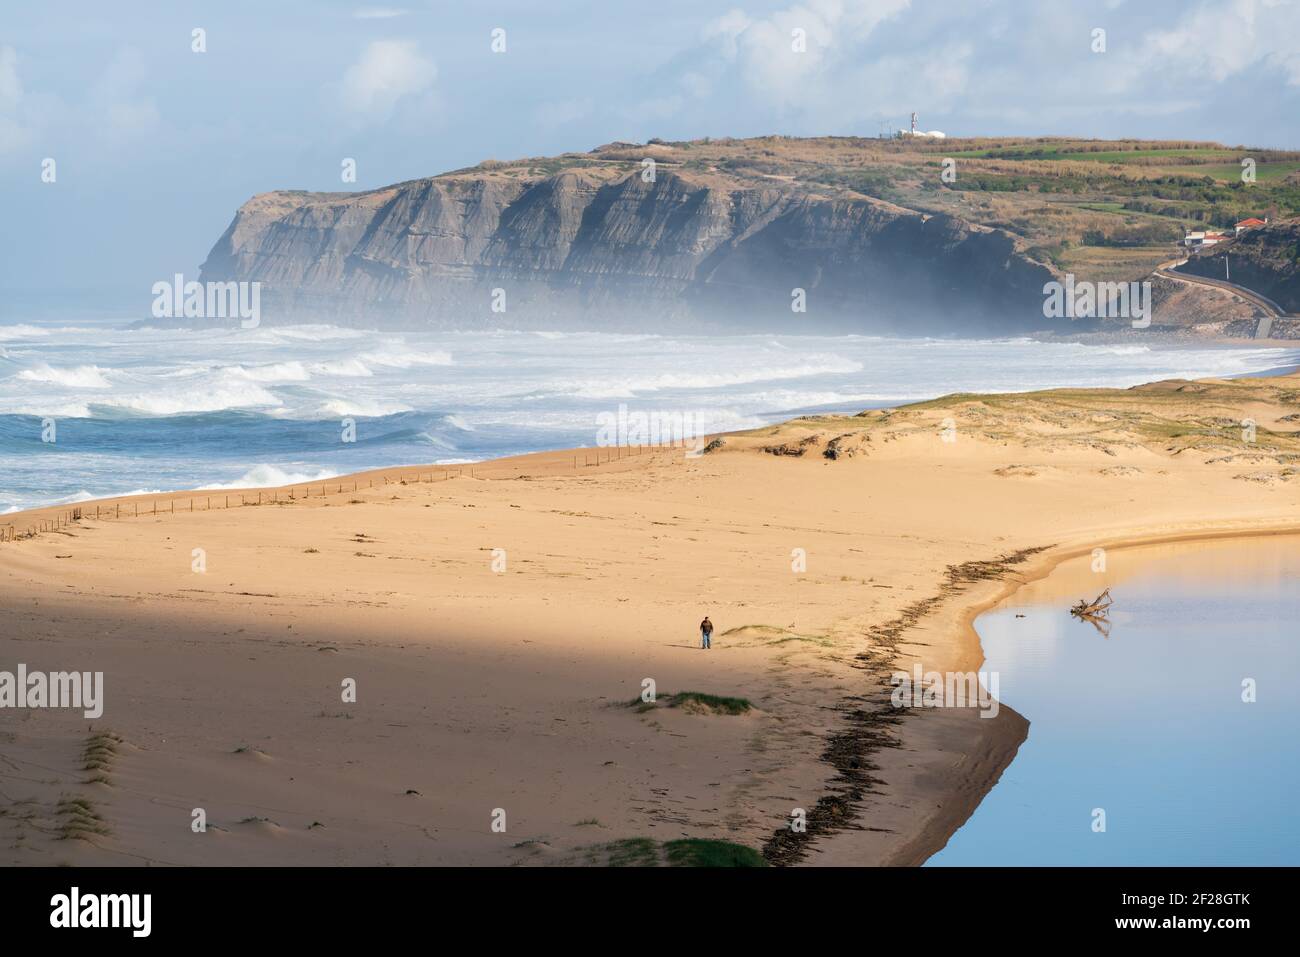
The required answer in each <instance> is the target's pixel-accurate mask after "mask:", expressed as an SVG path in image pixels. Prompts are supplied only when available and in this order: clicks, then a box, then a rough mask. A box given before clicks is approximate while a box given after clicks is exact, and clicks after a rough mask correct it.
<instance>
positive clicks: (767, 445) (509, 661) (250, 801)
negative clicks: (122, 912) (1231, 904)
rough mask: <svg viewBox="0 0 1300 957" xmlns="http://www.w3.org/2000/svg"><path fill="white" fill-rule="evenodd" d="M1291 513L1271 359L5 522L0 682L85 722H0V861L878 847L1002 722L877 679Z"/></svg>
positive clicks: (891, 855) (980, 771)
mask: <svg viewBox="0 0 1300 957" xmlns="http://www.w3.org/2000/svg"><path fill="white" fill-rule="evenodd" d="M1244 423H1248V424H1244ZM119 506H120V508H119ZM1298 506H1300V375H1297V374H1291V375H1287V376H1282V377H1276V378H1250V379H1237V380H1207V381H1204V382H1197V383H1188V382H1183V381H1171V382H1164V383H1155V384H1152V385H1149V386H1142V387H1138V388H1134V389H1127V390H1113V391H1111V390H1056V391H1052V392H1042V393H1029V394H1023V395H998V396H950V397H946V398H944V399H940V400H936V401H933V402H926V403H920V404H917V405H912V406H906V407H902V408H900V409H896V410H881V411H873V412H867V413H863V414H861V415H858V416H827V417H816V418H806V419H797V420H794V421H791V422H787V423H785V424H782V425H780V426H774V427H770V428H764V429H759V430H755V431H753V432H747V433H738V434H733V435H727V436H725V437H723V440H722V444H721V445H720V446H718V447H716V448H714V449H712V450H711V451H709V452H708V453H707V454H703V455H698V456H688V455H685V454H684V453H683V450H681V449H631V450H629V449H623V450H610V449H601V450H599V451H597V450H595V449H587V450H582V449H579V450H569V451H564V452H554V453H544V454H540V455H534V456H525V457H521V458H517V459H510V460H500V461H497V462H492V463H482V464H479V465H476V466H473V467H471V466H464V467H451V468H445V467H441V466H429V465H426V466H423V467H416V466H412V467H411V468H407V469H389V470H385V471H382V472H373V473H363V474H361V475H358V476H347V477H340V478H338V479H330V480H328V481H326V482H325V483H323V484H321V483H313V484H312V485H311V486H310V487H308V486H294V487H291V488H289V487H286V488H282V489H275V490H270V489H262V490H249V491H245V492H239V491H235V492H227V491H224V490H223V491H219V492H210V493H209V492H201V491H200V492H194V493H189V492H186V493H175V494H168V495H159V496H135V497H132V498H130V499H123V500H106V501H101V502H88V503H82V504H81V505H79V506H75V507H73V506H64V507H61V508H58V509H44V510H35V511H32V512H26V513H17V514H15V515H10V516H5V517H4V518H3V520H2V521H0V524H3V525H6V526H7V528H8V531H7V539H8V540H6V541H5V542H4V543H3V544H0V609H2V613H3V616H4V627H3V629H0V669H8V670H12V669H13V668H14V667H15V666H16V665H17V664H18V663H23V664H25V665H26V666H27V667H28V668H29V669H32V670H35V669H40V670H44V671H58V670H77V671H83V672H84V671H91V672H95V671H102V672H103V673H104V684H105V695H104V697H105V703H104V712H103V715H102V717H101V718H99V719H96V720H93V721H92V720H87V719H85V718H84V717H83V716H82V714H81V712H80V711H74V710H51V709H27V710H22V711H8V712H5V713H3V714H0V862H2V863H4V864H6V865H13V864H27V865H36V864H47V865H48V864H131V863H139V864H142V865H143V864H156V865H169V864H174V865H190V864H212V865H229V864H267V865H272V864H394V865H413V864H448V865H463V864H476V865H512V864H525V865H526V864H605V863H619V862H623V861H624V860H625V859H626V858H627V856H628V855H629V854H633V852H635V854H634V856H635V855H641V856H640V857H636V860H635V862H643V861H645V860H647V859H648V860H652V861H657V860H661V859H663V858H662V846H663V844H664V843H665V842H669V841H673V840H676V839H680V838H716V839H721V840H726V841H730V842H734V843H736V844H739V845H743V846H745V847H749V848H753V849H755V850H757V851H760V852H762V853H763V854H764V856H765V857H766V859H767V860H768V861H769V862H770V863H774V864H822V865H826V864H834V865H861V864H891V865H908V864H918V863H921V862H923V861H924V860H925V859H926V857H928V856H929V855H930V854H932V853H933V852H934V851H935V850H937V849H938V848H940V847H942V846H943V844H944V843H945V842H946V840H947V839H948V837H949V836H950V835H951V834H952V833H953V831H954V830H955V829H956V828H957V827H959V826H960V824H961V823H962V822H963V821H964V820H965V819H966V817H968V816H969V814H970V813H971V811H972V810H973V809H974V808H975V807H976V806H977V805H978V803H979V801H980V799H981V798H982V797H983V795H984V794H985V793H986V792H987V791H988V789H989V788H990V787H991V786H992V785H993V784H994V783H995V782H996V781H997V779H998V777H999V775H1000V774H1001V773H1002V771H1003V770H1004V769H1005V768H1006V767H1007V765H1008V764H1009V762H1010V761H1011V760H1012V759H1013V758H1014V756H1015V752H1016V749H1017V747H1018V746H1019V744H1020V742H1021V741H1023V740H1024V738H1025V735H1026V733H1027V728H1028V725H1027V723H1026V721H1025V719H1024V718H1023V717H1021V716H1020V715H1017V714H1016V713H1014V712H1013V711H1011V709H1009V708H1006V707H1004V708H1002V709H1001V711H1000V713H999V715H998V717H997V718H995V719H993V720H985V719H981V718H980V717H979V714H978V711H977V710H976V709H974V708H942V709H929V710H910V711H904V712H899V711H897V710H895V709H893V708H891V707H890V704H889V691H890V686H889V683H888V677H889V675H890V673H891V672H893V671H895V670H903V671H906V670H910V669H911V667H912V666H913V664H914V663H917V662H919V663H921V664H922V666H923V668H924V669H925V670H927V671H931V670H934V671H968V670H975V669H977V668H978V667H979V665H980V663H981V661H982V654H981V651H980V647H979V642H978V638H977V636H976V635H975V633H974V631H973V629H972V627H971V622H972V620H973V619H974V617H975V616H976V615H977V614H978V613H979V612H980V611H981V610H982V609H985V608H987V607H990V606H991V605H992V604H994V603H996V602H997V601H999V600H1000V599H1001V598H1003V597H1005V596H1006V595H1007V594H1009V593H1010V592H1011V591H1013V590H1014V589H1015V588H1017V587H1019V586H1020V585H1021V584H1023V583H1024V582H1026V581H1030V580H1033V579H1035V578H1039V577H1042V576H1043V575H1045V574H1046V573H1047V572H1048V571H1049V570H1050V569H1051V568H1052V567H1054V566H1055V565H1056V564H1058V563H1060V562H1061V561H1063V560H1065V559H1067V558H1070V557H1075V556H1078V555H1086V554H1090V553H1092V552H1093V550H1094V549H1097V548H1102V549H1116V548H1122V547H1124V546H1126V545H1138V544H1150V543H1154V542H1161V541H1177V540H1183V539H1195V538H1206V537H1213V536H1218V535H1262V534H1271V533H1282V532H1295V531H1297V530H1300V508H1298ZM75 509H79V510H80V511H79V517H78V516H77V515H75V514H74V510H75ZM96 509H98V517H96ZM705 614H707V615H709V616H710V617H711V619H712V620H713V622H714V623H715V625H716V629H717V630H716V631H715V633H714V636H713V648H712V649H711V650H708V651H704V650H702V649H701V648H700V647H699V635H698V631H697V627H696V626H697V623H698V622H699V620H700V619H701V617H703V616H704V615H705ZM646 679H651V680H653V682H654V687H655V689H656V692H657V699H656V701H655V702H654V703H653V704H648V703H645V702H643V701H642V700H641V695H642V690H643V687H644V682H645V680H646ZM349 682H354V683H355V700H345V699H346V697H347V690H348V689H347V685H348V683H349ZM685 692H695V693H699V694H703V695H712V696H719V697H722V698H739V699H744V702H743V703H742V704H741V705H739V706H737V707H735V708H734V709H728V708H726V707H720V706H715V705H712V704H709V703H708V702H707V700H706V701H705V702H703V703H702V702H700V701H699V700H691V699H688V698H674V696H675V695H680V694H682V693H685ZM746 705H747V706H746ZM730 710H736V711H738V712H739V713H730ZM796 809H802V810H803V811H804V812H806V815H807V820H808V822H809V827H808V830H807V832H795V831H792V830H791V829H790V827H789V823H790V821H791V816H792V814H795V813H796ZM196 810H201V811H202V817H203V819H204V820H205V821H206V830H205V831H201V832H196V831H195V830H194V828H193V827H192V823H193V821H194V820H195V815H196ZM502 821H504V828H503V829H502V826H501V822H502ZM494 822H496V823H497V827H495V828H494Z"/></svg>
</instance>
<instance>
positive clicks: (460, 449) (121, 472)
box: [0, 316, 1300, 513]
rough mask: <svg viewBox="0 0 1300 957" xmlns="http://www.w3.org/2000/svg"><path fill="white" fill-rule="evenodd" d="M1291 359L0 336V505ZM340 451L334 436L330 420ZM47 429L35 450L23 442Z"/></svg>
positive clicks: (951, 346)
mask: <svg viewBox="0 0 1300 957" xmlns="http://www.w3.org/2000/svg"><path fill="white" fill-rule="evenodd" d="M1297 361H1300V353H1297V352H1296V351H1295V350H1286V349H1273V348H1244V349H1215V348H1199V347H1198V348H1155V347H1149V346H1145V345H1082V344H1079V343H1072V342H1051V343H1046V342H1036V341H1033V340H1030V339H1016V340H1004V341H989V340H964V341H958V340H934V339H886V338H881V337H873V336H792V335H784V336H773V335H747V336H723V337H705V336H667V335H663V336H661V335H654V334H646V335H620V334H605V333H595V332H509V331H473V332H435V331H414V332H400V333H399V332H377V331H374V330H366V329H352V328H341V327H338V326H330V325H304V326H262V327H259V328H255V329H240V328H233V329H228V330H219V329H206V330H194V329H187V328H181V327H178V326H169V325H166V324H160V325H158V326H154V327H149V328H143V327H142V328H132V327H129V326H128V325H127V324H126V323H124V322H122V321H120V320H119V321H113V320H110V319H100V320H94V321H92V320H90V319H82V318H76V317H75V316H74V317H73V318H57V317H56V318H51V317H42V318H41V319H40V320H39V321H38V320H35V319H23V318H18V319H16V320H15V321H10V322H7V323H0V513H4V512H6V511H13V510H16V509H19V508H27V507H32V506H34V505H41V504H51V503H56V502H59V503H62V502H74V501H79V500H84V499H87V498H91V497H98V496H105V495H111V494H125V493H130V492H138V491H167V490H174V489H184V488H194V487H199V486H206V487H221V486H225V487H232V486H240V487H255V486H268V485H279V484H286V483H289V482H303V481H307V480H313V481H318V480H320V479H322V478H325V477H328V476H332V475H338V474H341V473H345V472H351V471H357V470H360V469H367V468H377V467H380V466H391V465H402V464H413V463H429V462H466V461H476V460H479V459H483V458H489V457H494V456H501V455H512V454H517V453H521V452H534V451H540V450H543V449H555V448H567V447H577V446H584V445H586V446H591V445H595V444H597V442H598V440H599V436H598V422H599V419H600V417H601V416H602V415H605V416H616V415H617V414H618V411H619V406H620V405H624V404H626V405H627V406H628V409H629V410H630V412H632V413H633V414H635V413H638V412H639V413H644V414H645V415H647V416H648V415H655V414H668V415H671V414H674V413H680V414H681V415H682V416H683V417H684V418H685V419H686V420H687V421H688V422H689V423H690V424H692V425H693V426H694V429H693V431H694V432H695V433H696V434H700V433H709V432H718V431H725V430H733V429H742V428H750V427H755V426H758V425H763V424H766V423H769V422H774V421H779V420H781V419H784V418H788V417H790V416H791V415H795V414H800V413H804V412H811V411H832V410H833V411H847V412H856V411H860V410H862V409H865V408H872V407H879V406H883V405H892V404H896V403H899V402H905V401H910V400H918V399H927V398H932V397H934V396H937V395H942V394H944V393H948V392H955V391H986V392H1007V391H1018V390H1023V389H1038V388H1049V387H1057V386H1119V387H1124V386H1130V385H1135V384H1137V383H1140V382H1147V381H1151V380H1155V379H1162V378H1171V377H1196V376H1210V375H1217V376H1225V375H1239V374H1245V373H1250V372H1257V371H1261V370H1265V369H1270V368H1276V367H1278V366H1282V365H1286V364H1294V363H1296V362H1297ZM345 418H346V419H352V420H354V421H355V423H356V442H354V443H346V442H343V441H341V439H342V437H343V434H344V424H343V420H344V419H345ZM46 420H52V423H53V425H54V428H55V432H54V437H55V438H56V441H55V442H42V440H41V439H42V432H43V427H44V425H45V424H46Z"/></svg>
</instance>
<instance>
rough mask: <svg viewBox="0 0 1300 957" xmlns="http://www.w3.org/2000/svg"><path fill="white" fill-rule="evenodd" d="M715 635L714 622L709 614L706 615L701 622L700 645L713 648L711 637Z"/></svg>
mask: <svg viewBox="0 0 1300 957" xmlns="http://www.w3.org/2000/svg"><path fill="white" fill-rule="evenodd" d="M712 637H713V622H711V621H709V616H708V615H705V616H704V620H703V621H702V622H700V647H701V648H711V647H713V646H712V645H711V644H710V643H709V639H710V638H712Z"/></svg>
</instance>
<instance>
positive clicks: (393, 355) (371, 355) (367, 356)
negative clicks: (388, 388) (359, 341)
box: [358, 350, 453, 369]
mask: <svg viewBox="0 0 1300 957" xmlns="http://www.w3.org/2000/svg"><path fill="white" fill-rule="evenodd" d="M358 358H359V359H360V360H361V361H362V362H368V363H370V364H371V365H377V366H386V367H388V368H390V369H410V368H412V367H414V366H449V365H452V364H453V363H452V358H451V353H449V352H443V351H441V350H439V351H436V352H412V351H405V352H395V351H394V352H363V353H362V354H361V355H360V356H358Z"/></svg>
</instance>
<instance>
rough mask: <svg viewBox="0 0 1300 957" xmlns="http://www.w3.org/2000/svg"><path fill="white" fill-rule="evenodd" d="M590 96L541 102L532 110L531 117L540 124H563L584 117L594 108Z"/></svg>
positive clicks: (594, 105)
mask: <svg viewBox="0 0 1300 957" xmlns="http://www.w3.org/2000/svg"><path fill="white" fill-rule="evenodd" d="M595 107H596V104H595V102H594V101H593V100H592V99H591V97H588V96H584V97H579V98H576V99H571V100H551V101H549V102H546V103H543V104H542V105H541V106H539V107H538V108H537V109H536V110H535V111H534V112H533V118H534V119H535V120H536V121H537V122H538V124H539V125H541V126H563V125H564V124H566V123H575V122H577V121H578V120H583V119H586V118H587V117H588V116H590V115H591V113H592V111H593V110H594V109H595Z"/></svg>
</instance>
